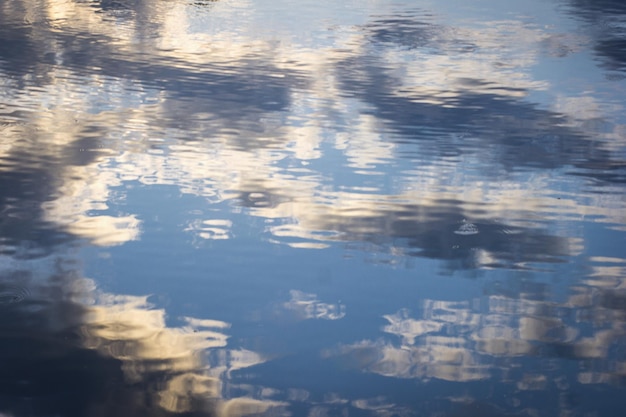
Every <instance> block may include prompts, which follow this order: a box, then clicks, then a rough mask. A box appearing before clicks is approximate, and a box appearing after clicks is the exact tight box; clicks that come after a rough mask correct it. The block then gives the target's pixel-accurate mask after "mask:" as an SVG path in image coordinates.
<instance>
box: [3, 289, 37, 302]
mask: <svg viewBox="0 0 626 417" xmlns="http://www.w3.org/2000/svg"><path fill="white" fill-rule="evenodd" d="M29 294H30V292H29V291H28V289H27V288H23V287H8V288H2V289H0V304H15V303H19V302H20V301H23V300H24V299H25V298H26V297H27V296H28V295H29Z"/></svg>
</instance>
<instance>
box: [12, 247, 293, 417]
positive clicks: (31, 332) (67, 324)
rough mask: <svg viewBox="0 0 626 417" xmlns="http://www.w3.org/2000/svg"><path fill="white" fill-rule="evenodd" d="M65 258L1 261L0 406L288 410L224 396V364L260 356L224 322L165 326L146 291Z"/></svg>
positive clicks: (67, 412)
mask: <svg viewBox="0 0 626 417" xmlns="http://www.w3.org/2000/svg"><path fill="white" fill-rule="evenodd" d="M64 263H66V262H64V261H63V260H62V259H61V258H59V257H55V258H45V259H39V260H33V261H11V262H9V261H7V262H4V260H3V262H1V263H0V265H2V271H1V272H2V275H3V280H2V283H1V284H0V312H1V313H2V317H3V320H2V324H0V340H1V341H2V343H1V346H2V347H1V348H0V350H1V352H2V355H0V368H1V369H2V374H1V375H0V398H2V402H1V405H0V411H1V412H3V413H9V415H13V414H14V415H23V414H24V413H26V412H28V415H34V416H36V415H41V416H44V415H51V414H59V415H64V416H86V415H89V416H96V415H112V414H115V415H120V416H136V415H151V416H173V415H206V416H224V417H226V416H243V415H247V414H255V415H264V413H266V412H269V413H270V415H275V413H276V410H277V409H280V408H281V407H283V408H284V403H281V402H278V401H269V400H268V401H263V400H257V399H254V398H248V397H245V396H232V397H230V398H225V397H224V393H223V386H224V384H225V383H227V382H228V379H229V378H230V376H229V375H230V372H232V371H234V370H238V369H243V368H246V367H249V366H253V365H257V364H259V363H262V362H264V361H265V359H264V358H263V356H262V355H260V354H257V353H255V352H252V351H249V350H243V349H233V348H231V347H229V346H228V335H227V332H228V328H229V327H230V325H229V324H228V323H225V322H222V321H218V320H208V319H197V318H190V317H186V318H183V319H182V322H183V325H182V326H180V327H171V326H168V325H166V322H165V314H166V313H165V311H164V310H162V309H158V308H154V307H153V306H151V304H150V303H149V302H148V297H143V296H127V295H118V294H110V293H104V292H102V291H100V290H98V289H97V288H96V284H95V282H94V281H92V280H90V279H87V278H82V277H80V275H79V274H77V271H74V270H71V269H67V267H65V266H63V265H64ZM50 270H56V274H55V275H53V276H46V274H47V273H48V271H50Z"/></svg>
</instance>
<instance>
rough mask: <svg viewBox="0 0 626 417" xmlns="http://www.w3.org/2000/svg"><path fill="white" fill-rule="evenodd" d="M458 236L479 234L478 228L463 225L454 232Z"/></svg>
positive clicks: (466, 224)
mask: <svg viewBox="0 0 626 417" xmlns="http://www.w3.org/2000/svg"><path fill="white" fill-rule="evenodd" d="M454 233H455V234H457V235H463V236H470V235H477V234H478V227H477V226H476V225H475V224H473V223H465V222H464V223H463V224H462V225H461V226H460V227H459V228H458V229H456V230H455V231H454Z"/></svg>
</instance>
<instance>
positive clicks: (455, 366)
mask: <svg viewBox="0 0 626 417" xmlns="http://www.w3.org/2000/svg"><path fill="white" fill-rule="evenodd" d="M572 292H573V295H572V297H571V298H570V300H569V301H567V302H565V303H564V304H556V303H554V302H552V301H541V300H535V299H534V298H535V296H536V294H534V295H533V294H531V293H528V294H527V295H525V294H524V293H523V292H522V293H521V294H520V298H519V299H514V298H509V297H505V296H502V295H491V296H488V297H486V299H485V300H484V302H486V305H485V306H483V308H481V305H483V301H482V300H480V302H479V300H475V301H472V302H449V301H438V300H424V301H423V302H422V307H421V309H420V311H419V313H417V316H418V317H411V316H410V315H409V311H408V310H401V311H399V312H398V313H396V314H392V315H385V316H383V317H384V318H385V319H386V320H387V322H388V323H389V324H387V325H386V326H384V327H383V328H382V330H383V331H384V332H386V333H389V334H393V335H396V336H398V339H397V341H396V343H392V342H391V341H385V340H382V339H380V340H363V341H360V342H356V343H353V344H350V345H347V346H341V347H339V348H337V349H336V350H329V351H327V352H325V353H324V355H325V356H340V357H345V358H346V361H347V363H351V364H354V366H356V367H358V368H360V369H362V370H364V371H367V372H372V373H377V374H380V375H384V376H389V377H395V378H416V379H424V380H427V379H430V378H437V379H442V380H446V381H470V380H478V379H485V378H492V377H497V376H498V375H499V374H496V372H501V371H502V370H506V371H514V370H515V369H516V363H517V362H515V361H514V359H513V358H516V357H529V356H534V355H537V354H541V353H540V352H542V349H546V351H545V352H546V353H544V354H546V355H548V356H550V355H552V354H554V355H556V357H561V356H563V357H564V359H566V360H568V359H569V360H586V359H596V360H597V361H596V362H593V364H591V365H589V366H587V367H585V368H581V369H580V370H579V371H578V373H577V374H576V378H577V380H578V381H579V382H581V383H603V382H611V383H613V382H619V380H620V378H622V377H623V375H624V374H626V371H625V370H626V367H625V366H624V364H623V362H621V361H619V360H617V359H618V358H616V357H615V355H614V354H612V353H611V350H612V349H614V347H615V345H616V344H617V343H620V341H621V340H622V338H623V337H624V336H625V335H626V315H625V314H624V313H623V307H621V306H622V305H623V304H621V303H623V300H624V298H625V297H626V295H625V293H624V291H623V290H622V289H614V290H612V291H611V290H607V289H606V288H605V287H602V286H600V287H591V286H588V287H573V288H572ZM583 294H589V295H591V294H594V297H591V296H589V297H582V296H581V295H583ZM484 307H486V308H487V309H486V311H485V310H484ZM568 311H569V312H571V314H572V317H571V318H570V319H568V318H567V317H568V314H567V313H566V312H568ZM555 312H561V313H559V314H555ZM450 335H455V336H450ZM553 350H554V352H555V353H550V352H552V351H553ZM559 352H560V353H559ZM495 358H500V359H498V360H497V361H495V360H494V359H495ZM607 370H610V372H609V371H607ZM560 372H563V373H562V374H560ZM555 373H556V376H558V378H562V377H564V375H567V374H568V373H569V371H568V370H566V369H563V370H560V369H559V368H558V367H557V368H554V369H550V370H546V372H545V373H526V374H524V376H523V378H522V379H521V380H520V381H518V383H517V388H518V389H519V390H542V389H544V388H546V384H548V381H549V380H551V379H553V378H555Z"/></svg>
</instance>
